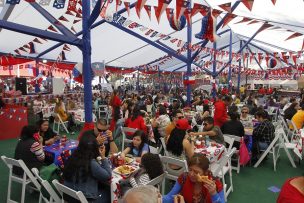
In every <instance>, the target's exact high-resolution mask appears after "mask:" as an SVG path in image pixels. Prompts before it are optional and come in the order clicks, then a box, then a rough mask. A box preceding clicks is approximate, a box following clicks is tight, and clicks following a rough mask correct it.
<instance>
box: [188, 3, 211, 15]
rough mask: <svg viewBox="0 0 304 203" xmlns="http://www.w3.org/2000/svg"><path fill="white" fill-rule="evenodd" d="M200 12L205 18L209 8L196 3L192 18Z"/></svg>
mask: <svg viewBox="0 0 304 203" xmlns="http://www.w3.org/2000/svg"><path fill="white" fill-rule="evenodd" d="M198 12H200V13H201V14H202V15H203V16H206V15H207V14H208V12H209V7H207V6H204V5H202V4H198V3H194V5H193V9H192V16H194V15H195V14H197V13H198Z"/></svg>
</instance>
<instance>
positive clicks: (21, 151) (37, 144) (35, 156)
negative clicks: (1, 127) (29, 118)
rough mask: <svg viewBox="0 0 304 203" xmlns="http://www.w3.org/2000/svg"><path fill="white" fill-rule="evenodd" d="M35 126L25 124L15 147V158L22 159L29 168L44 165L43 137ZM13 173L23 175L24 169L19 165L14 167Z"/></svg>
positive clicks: (38, 167)
mask: <svg viewBox="0 0 304 203" xmlns="http://www.w3.org/2000/svg"><path fill="white" fill-rule="evenodd" d="M37 132H38V130H37V128H36V127H35V126H31V125H29V126H24V127H23V128H22V130H21V135H20V140H19V141H18V144H17V146H16V149H15V157H14V158H15V159H17V160H18V159H21V160H23V161H24V163H25V165H26V166H27V167H28V168H29V169H32V168H37V169H38V170H39V169H40V168H41V167H42V166H43V165H44V159H45V155H44V151H43V147H42V139H41V137H39V134H38V133H37ZM13 173H14V174H16V175H22V174H23V170H22V169H21V168H19V167H14V168H13Z"/></svg>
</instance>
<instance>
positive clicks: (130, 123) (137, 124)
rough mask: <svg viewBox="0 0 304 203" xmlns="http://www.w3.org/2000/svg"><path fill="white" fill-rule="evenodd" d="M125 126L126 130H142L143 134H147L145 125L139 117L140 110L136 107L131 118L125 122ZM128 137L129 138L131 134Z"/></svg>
mask: <svg viewBox="0 0 304 203" xmlns="http://www.w3.org/2000/svg"><path fill="white" fill-rule="evenodd" d="M125 126H126V127H128V128H134V129H137V130H142V131H144V133H147V126H146V124H145V120H144V118H143V117H142V116H141V113H140V108H139V106H138V105H135V106H134V108H133V110H132V113H131V116H130V117H129V118H128V119H127V120H126V122H125ZM128 135H129V136H131V134H128Z"/></svg>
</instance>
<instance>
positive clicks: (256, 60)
mask: <svg viewBox="0 0 304 203" xmlns="http://www.w3.org/2000/svg"><path fill="white" fill-rule="evenodd" d="M246 47H247V49H248V50H249V52H250V54H251V55H253V58H254V60H255V62H256V63H257V64H258V65H259V67H260V69H261V70H264V69H263V68H262V66H261V64H260V63H259V61H258V59H257V58H256V57H255V55H254V54H253V52H252V51H251V49H250V47H249V46H248V44H247V45H246Z"/></svg>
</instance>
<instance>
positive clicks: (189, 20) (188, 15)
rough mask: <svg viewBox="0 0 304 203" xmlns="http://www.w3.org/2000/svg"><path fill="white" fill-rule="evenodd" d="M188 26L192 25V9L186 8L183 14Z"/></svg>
mask: <svg viewBox="0 0 304 203" xmlns="http://www.w3.org/2000/svg"><path fill="white" fill-rule="evenodd" d="M184 15H185V17H186V20H187V23H188V25H190V24H192V9H191V8H187V9H186V10H185V12H184Z"/></svg>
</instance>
